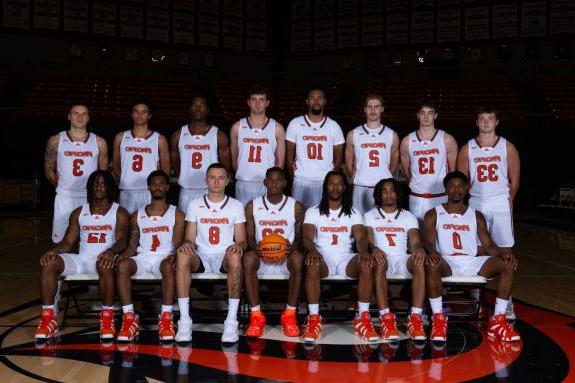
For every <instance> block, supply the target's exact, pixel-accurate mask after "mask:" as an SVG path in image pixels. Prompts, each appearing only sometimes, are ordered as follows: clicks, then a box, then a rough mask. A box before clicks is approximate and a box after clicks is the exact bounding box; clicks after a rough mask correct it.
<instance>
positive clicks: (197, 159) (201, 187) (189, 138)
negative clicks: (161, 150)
mask: <svg viewBox="0 0 575 383" xmlns="http://www.w3.org/2000/svg"><path fill="white" fill-rule="evenodd" d="M209 113H210V109H209V107H208V101H207V99H206V98H205V97H204V96H196V97H194V98H192V104H191V105H190V109H189V110H188V114H189V122H188V124H187V125H184V126H182V127H181V128H180V129H178V130H176V131H175V132H174V133H173V134H172V139H171V147H170V154H171V160H172V161H171V162H172V167H173V168H174V171H175V172H176V173H179V175H180V177H179V178H178V183H179V184H180V187H181V189H180V199H179V202H178V208H179V209H180V210H181V211H183V212H185V211H186V209H187V208H188V204H189V203H190V201H191V200H193V199H196V198H200V197H202V196H203V195H204V194H206V193H207V192H208V189H207V185H206V169H207V168H208V166H210V165H211V164H213V163H214V162H221V163H223V164H224V165H225V166H226V167H227V168H228V169H230V144H229V141H228V137H227V136H226V134H225V133H224V132H222V131H221V130H219V129H218V128H217V127H216V126H214V125H211V124H209V123H208V122H207V121H206V118H207V117H208V115H209Z"/></svg>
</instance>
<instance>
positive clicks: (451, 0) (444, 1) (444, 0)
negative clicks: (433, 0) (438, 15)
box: [437, 0, 461, 8]
mask: <svg viewBox="0 0 575 383" xmlns="http://www.w3.org/2000/svg"><path fill="white" fill-rule="evenodd" d="M460 5H461V0H437V6H438V7H441V8H443V7H459V6H460Z"/></svg>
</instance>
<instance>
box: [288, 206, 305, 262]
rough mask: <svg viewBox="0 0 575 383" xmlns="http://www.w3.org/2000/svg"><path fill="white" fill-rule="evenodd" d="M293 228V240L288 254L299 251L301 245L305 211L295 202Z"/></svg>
mask: <svg viewBox="0 0 575 383" xmlns="http://www.w3.org/2000/svg"><path fill="white" fill-rule="evenodd" d="M294 210H295V228H294V234H295V236H294V239H293V243H292V244H291V246H290V249H289V252H290V253H291V252H292V251H299V250H300V249H301V245H302V236H303V233H302V226H303V219H304V216H305V209H304V208H303V205H302V204H301V203H300V202H299V201H296V202H295V209H294Z"/></svg>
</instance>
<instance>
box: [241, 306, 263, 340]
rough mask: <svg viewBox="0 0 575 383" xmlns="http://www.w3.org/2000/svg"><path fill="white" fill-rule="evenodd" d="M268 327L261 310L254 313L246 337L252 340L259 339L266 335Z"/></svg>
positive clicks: (251, 315)
mask: <svg viewBox="0 0 575 383" xmlns="http://www.w3.org/2000/svg"><path fill="white" fill-rule="evenodd" d="M265 327H266V316H265V315H264V313H262V312H261V311H260V310H258V311H252V312H251V314H250V324H249V325H248V329H247V330H246V336H248V337H250V338H259V337H260V336H262V335H264V329H265Z"/></svg>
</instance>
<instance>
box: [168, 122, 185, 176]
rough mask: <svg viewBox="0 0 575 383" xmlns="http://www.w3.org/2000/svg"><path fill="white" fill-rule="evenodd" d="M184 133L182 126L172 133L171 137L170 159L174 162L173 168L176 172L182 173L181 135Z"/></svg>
mask: <svg viewBox="0 0 575 383" xmlns="http://www.w3.org/2000/svg"><path fill="white" fill-rule="evenodd" d="M181 134H182V128H180V129H178V130H176V131H175V132H174V133H172V137H171V138H170V159H171V163H172V169H173V170H174V174H180V135H181Z"/></svg>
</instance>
